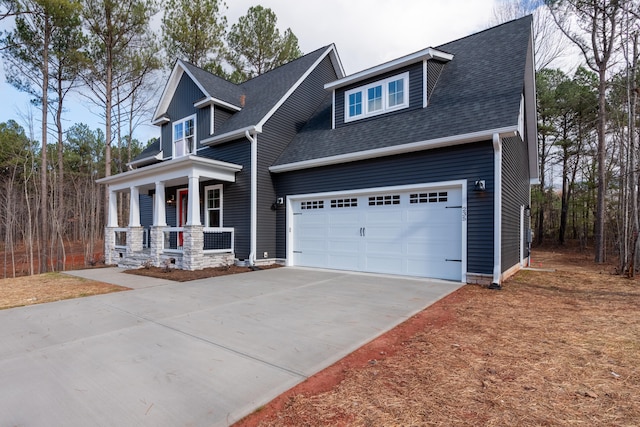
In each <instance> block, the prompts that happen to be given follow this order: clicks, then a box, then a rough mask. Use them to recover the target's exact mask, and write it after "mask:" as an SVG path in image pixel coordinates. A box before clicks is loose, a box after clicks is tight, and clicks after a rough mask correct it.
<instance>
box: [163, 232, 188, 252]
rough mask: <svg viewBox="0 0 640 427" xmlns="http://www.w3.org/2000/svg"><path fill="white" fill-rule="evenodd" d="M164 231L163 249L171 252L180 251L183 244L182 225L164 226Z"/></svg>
mask: <svg viewBox="0 0 640 427" xmlns="http://www.w3.org/2000/svg"><path fill="white" fill-rule="evenodd" d="M163 233H164V239H163V242H164V246H163V247H164V250H165V251H173V252H182V246H183V245H184V227H165V228H164V230H163Z"/></svg>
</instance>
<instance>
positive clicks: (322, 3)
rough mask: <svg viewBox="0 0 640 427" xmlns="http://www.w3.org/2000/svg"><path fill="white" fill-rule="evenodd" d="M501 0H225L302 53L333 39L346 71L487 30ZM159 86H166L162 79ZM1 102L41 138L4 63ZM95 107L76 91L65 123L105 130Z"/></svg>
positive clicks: (4, 112) (0, 115) (0, 112)
mask: <svg viewBox="0 0 640 427" xmlns="http://www.w3.org/2000/svg"><path fill="white" fill-rule="evenodd" d="M498 1H499V0H394V1H389V0H350V1H344V0H305V1H296V0H262V1H260V2H256V1H248V0H227V5H228V9H227V11H226V16H227V19H228V22H229V26H231V24H233V23H235V22H236V21H237V19H238V17H240V16H242V15H244V14H245V13H246V12H247V9H248V8H249V7H251V6H254V5H257V4H260V5H262V6H264V7H268V8H271V9H272V10H273V11H274V12H275V13H276V15H277V17H278V26H279V28H280V29H281V30H284V29H286V28H291V30H292V31H293V32H294V34H296V36H297V37H298V40H299V43H300V47H301V49H302V51H303V52H305V53H306V52H311V51H313V50H315V49H317V48H319V47H321V46H325V45H328V44H330V43H335V44H336V47H337V49H338V53H339V55H340V59H341V60H342V64H343V66H344V68H345V71H346V72H347V74H352V73H355V72H357V71H360V70H363V69H366V68H368V67H371V66H374V65H376V64H379V63H382V62H385V61H388V60H391V59H394V58H397V57H400V56H403V55H405V54H408V53H411V52H415V51H417V50H420V49H423V48H426V47H431V46H437V45H439V44H442V43H446V42H448V41H451V40H455V39H457V38H460V37H464V36H466V35H468V34H471V33H474V32H477V31H480V30H482V29H485V28H487V27H488V26H489V22H490V20H491V18H492V15H493V8H494V5H495V4H496V3H497V2H498ZM156 21H158V22H159V19H156ZM3 25H5V24H4V23H3ZM5 26H6V25H5ZM158 30H159V28H158ZM0 61H2V60H1V59H0ZM158 84H160V85H163V86H164V81H160V82H158ZM0 100H1V102H0V122H5V121H7V120H9V119H14V120H16V121H17V122H18V123H19V124H21V125H22V126H23V127H26V123H25V121H24V119H22V118H21V117H20V116H21V114H20V112H22V115H23V116H24V114H25V113H26V112H27V111H28V110H29V108H32V109H33V116H34V117H35V118H36V122H35V123H34V127H35V134H36V138H37V135H38V134H39V126H40V124H39V119H38V118H39V116H40V111H38V110H37V109H35V108H34V107H29V97H28V96H26V95H25V94H23V93H20V92H18V91H17V90H15V89H14V88H13V87H12V86H10V85H9V84H7V83H6V79H5V75H4V66H2V67H0ZM91 111H97V107H96V106H95V105H92V104H91V103H90V102H88V101H87V100H86V99H84V98H83V97H82V96H80V95H77V94H74V95H73V96H72V97H71V98H70V99H69V102H68V111H67V112H66V113H65V115H64V120H65V125H66V126H71V125H72V124H74V123H79V122H83V123H86V124H88V125H89V126H90V127H91V128H94V129H95V128H98V127H99V128H102V129H104V125H103V124H102V121H101V119H100V118H99V117H98V115H96V114H92V113H91ZM158 135H159V131H158V128H156V127H155V126H151V125H142V126H140V127H139V128H138V129H137V131H136V133H135V137H136V138H138V139H139V140H141V141H143V142H146V141H147V140H148V139H150V138H152V137H155V136H158Z"/></svg>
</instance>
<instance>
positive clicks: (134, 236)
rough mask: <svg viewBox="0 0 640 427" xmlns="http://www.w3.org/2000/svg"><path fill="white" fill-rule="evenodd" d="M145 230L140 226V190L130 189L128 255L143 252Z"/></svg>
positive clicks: (137, 188) (136, 188)
mask: <svg viewBox="0 0 640 427" xmlns="http://www.w3.org/2000/svg"><path fill="white" fill-rule="evenodd" d="M143 233H144V230H143V229H142V226H141V225H140V188H139V187H135V186H134V187H130V197H129V227H128V229H127V255H128V256H129V255H132V254H135V253H137V252H140V251H142V246H143V242H142V240H143Z"/></svg>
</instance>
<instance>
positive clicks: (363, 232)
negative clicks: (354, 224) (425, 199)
mask: <svg viewBox="0 0 640 427" xmlns="http://www.w3.org/2000/svg"><path fill="white" fill-rule="evenodd" d="M365 234H366V228H364V227H360V237H364V236H365Z"/></svg>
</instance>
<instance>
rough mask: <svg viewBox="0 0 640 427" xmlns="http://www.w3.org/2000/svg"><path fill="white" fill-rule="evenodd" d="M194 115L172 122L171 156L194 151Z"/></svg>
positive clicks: (180, 155)
mask: <svg viewBox="0 0 640 427" xmlns="http://www.w3.org/2000/svg"><path fill="white" fill-rule="evenodd" d="M195 142H196V116H195V115H194V116H190V117H187V118H186V119H182V120H179V121H176V122H173V158H176V157H182V156H186V155H187V154H191V153H195V149H196V147H195Z"/></svg>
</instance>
